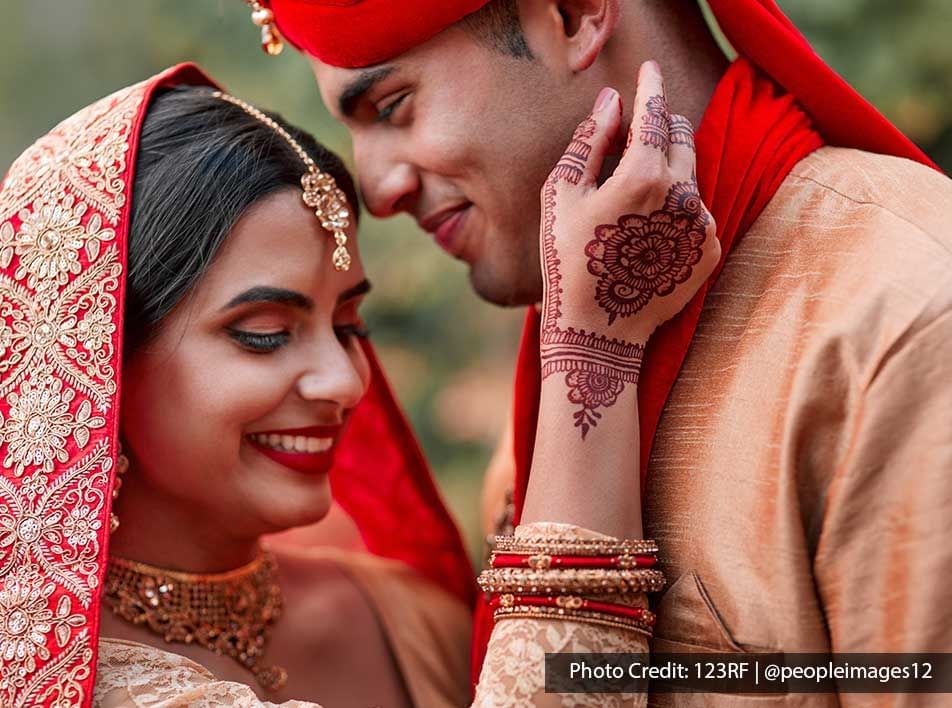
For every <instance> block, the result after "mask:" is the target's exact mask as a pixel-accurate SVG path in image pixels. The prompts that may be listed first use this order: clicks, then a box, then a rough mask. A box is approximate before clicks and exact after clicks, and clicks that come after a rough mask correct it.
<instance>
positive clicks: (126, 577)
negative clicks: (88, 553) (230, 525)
mask: <svg viewBox="0 0 952 708" xmlns="http://www.w3.org/2000/svg"><path fill="white" fill-rule="evenodd" d="M103 600H104V602H105V604H106V605H107V606H108V607H109V608H110V609H111V610H112V611H113V612H114V613H115V614H116V615H117V616H118V617H120V618H121V619H123V620H126V621H127V622H132V623H133V624H136V625H144V626H145V627H146V628H148V629H149V630H150V631H152V632H154V633H155V634H158V635H159V636H161V637H162V638H163V639H165V641H167V642H182V643H184V644H197V645H198V646H201V647H205V648H206V649H209V650H211V651H213V652H215V653H216V654H220V655H222V656H229V657H231V658H232V659H234V660H235V661H237V662H238V663H239V664H241V665H242V666H243V667H245V668H246V669H248V671H250V672H251V673H252V675H253V676H254V677H255V679H256V680H257V681H258V683H259V684H260V685H261V686H262V687H264V688H265V689H267V690H269V691H275V690H278V689H280V688H282V687H283V686H284V685H285V684H286V683H287V679H288V674H287V671H285V670H284V669H283V668H281V667H280V666H265V665H263V664H262V659H263V656H264V653H265V650H266V648H267V645H268V640H269V638H270V636H269V635H270V629H271V625H273V624H274V623H275V622H276V621H277V619H278V618H279V617H280V616H281V612H282V609H283V600H282V597H281V586H280V585H278V580H277V564H276V563H275V560H274V557H273V556H272V555H271V554H270V553H268V552H267V551H262V552H261V553H260V554H259V555H258V557H257V558H255V559H254V560H253V561H252V562H251V563H249V564H247V565H245V566H242V567H241V568H238V569H236V570H232V571H228V572H225V573H212V574H202V575H199V574H195V573H183V572H179V571H173V570H166V569H164V568H156V567H154V566H150V565H146V564H145V563H138V562H136V561H131V560H126V559H123V558H116V557H112V558H110V559H109V565H108V568H107V572H106V581H105V585H104V587H103Z"/></svg>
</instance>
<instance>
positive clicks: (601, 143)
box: [549, 88, 621, 186]
mask: <svg viewBox="0 0 952 708" xmlns="http://www.w3.org/2000/svg"><path fill="white" fill-rule="evenodd" d="M620 127H621V96H619V95H618V92H617V91H615V90H614V89H611V88H604V89H602V90H601V93H599V94H598V98H597V99H596V100H595V107H594V108H593V109H592V113H591V115H589V117H588V118H586V119H585V120H583V121H582V122H581V123H579V125H578V127H577V128H576V129H575V134H574V135H573V136H572V140H571V141H570V142H569V144H568V147H566V148H565V152H564V153H562V157H561V158H559V161H558V163H557V164H556V166H555V169H553V170H552V172H551V173H550V175H549V179H550V181H551V182H552V183H554V184H558V183H560V182H567V183H569V184H573V185H583V186H595V185H596V184H597V180H598V175H599V173H600V172H601V169H602V164H603V163H604V162H605V155H606V154H607V152H608V148H609V146H610V145H611V143H612V140H613V139H614V138H615V135H616V134H617V133H618V129H619V128H620Z"/></svg>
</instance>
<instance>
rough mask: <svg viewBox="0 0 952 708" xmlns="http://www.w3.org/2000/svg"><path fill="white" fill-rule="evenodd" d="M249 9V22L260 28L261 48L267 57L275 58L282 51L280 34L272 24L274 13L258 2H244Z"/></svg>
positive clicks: (253, 0)
mask: <svg viewBox="0 0 952 708" xmlns="http://www.w3.org/2000/svg"><path fill="white" fill-rule="evenodd" d="M245 2H246V3H247V4H248V7H250V8H251V21H252V22H254V23H255V24H256V25H257V26H258V27H260V28H261V48H262V49H263V50H264V53H265V54H267V55H268V56H272V57H276V56H277V55H278V54H280V53H281V52H282V51H283V50H284V42H283V41H282V40H281V33H280V32H278V28H277V25H275V24H274V13H273V12H271V10H270V9H268V8H267V7H264V6H263V5H262V4H261V3H260V2H258V0H245Z"/></svg>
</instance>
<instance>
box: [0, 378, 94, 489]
mask: <svg viewBox="0 0 952 708" xmlns="http://www.w3.org/2000/svg"><path fill="white" fill-rule="evenodd" d="M75 395H76V392H75V391H73V390H72V389H70V388H64V386H63V382H62V381H61V380H60V379H56V378H52V377H47V378H45V379H41V381H40V383H39V384H35V383H34V382H33V381H32V380H27V381H24V382H23V386H22V387H21V389H20V392H19V393H17V392H14V393H11V394H10V396H9V397H8V402H9V404H10V412H9V414H10V417H9V419H8V420H6V421H4V420H3V416H2V415H0V439H2V440H4V441H6V442H7V444H8V445H7V456H6V458H5V459H4V461H3V466H4V467H11V466H12V467H14V473H15V474H17V475H21V474H23V471H24V469H25V468H26V466H28V465H37V466H39V467H40V469H42V470H43V471H44V472H52V471H53V464H54V463H55V462H67V461H68V460H69V455H67V453H66V442H67V440H68V438H69V437H70V436H72V437H73V439H74V440H75V441H76V443H77V444H78V445H79V446H80V447H83V446H84V445H85V444H86V442H88V441H89V433H90V430H91V429H95V428H101V427H102V426H104V425H105V424H106V420H105V419H104V418H102V417H100V416H93V415H92V406H91V405H90V403H89V401H83V402H82V403H81V404H80V406H79V408H78V409H77V411H76V413H75V414H73V413H72V412H70V402H71V401H72V400H73V398H74V397H75Z"/></svg>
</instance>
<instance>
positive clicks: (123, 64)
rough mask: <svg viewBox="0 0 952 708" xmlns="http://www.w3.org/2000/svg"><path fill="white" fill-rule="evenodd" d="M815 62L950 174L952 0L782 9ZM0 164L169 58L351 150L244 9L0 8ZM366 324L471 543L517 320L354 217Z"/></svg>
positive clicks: (304, 74)
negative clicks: (267, 47) (269, 50)
mask: <svg viewBox="0 0 952 708" xmlns="http://www.w3.org/2000/svg"><path fill="white" fill-rule="evenodd" d="M780 4H781V6H782V7H783V8H784V10H785V11H787V13H788V14H789V15H790V16H791V17H792V18H793V20H794V21H795V22H796V23H797V24H798V25H799V26H800V27H801V29H803V31H804V32H805V33H806V35H807V36H808V38H809V39H810V40H811V41H812V42H813V43H814V46H815V47H816V48H817V50H818V51H819V53H820V55H821V56H823V57H824V58H825V59H827V60H828V61H829V62H830V63H831V64H832V65H833V66H834V67H835V68H836V69H837V70H838V71H840V72H841V73H842V74H843V75H845V76H846V78H847V79H848V80H849V81H850V82H852V83H853V84H854V85H855V86H856V87H857V88H858V89H859V90H860V91H861V92H862V93H863V94H864V95H865V96H867V97H868V98H869V99H871V100H872V101H873V102H874V103H875V104H876V105H877V106H878V107H879V108H880V109H881V110H882V111H883V112H884V113H885V114H886V115H887V116H888V117H889V118H890V119H892V120H893V121H894V122H896V123H897V124H898V125H899V127H900V128H901V129H902V130H904V131H905V132H906V133H907V134H908V135H910V136H911V137H912V138H913V139H914V140H915V141H916V142H917V143H919V144H920V145H921V146H922V147H923V148H925V149H926V151H927V152H929V153H930V154H931V155H932V156H933V158H934V159H935V160H936V161H938V162H939V163H940V164H941V165H942V166H943V167H944V168H945V170H946V171H947V172H948V171H950V170H952V101H950V100H949V99H950V97H952V42H950V41H949V34H950V31H952V2H950V0H903V2H891V1H889V0H781V2H780ZM0 7H2V16H3V18H4V26H5V27H6V30H5V36H4V42H3V44H2V45H0V106H2V110H0V167H2V170H3V171H6V167H7V166H8V165H9V164H10V162H11V161H12V160H13V159H14V158H15V157H16V156H17V155H18V154H19V153H20V152H21V151H22V150H23V149H24V148H25V147H27V146H28V145H29V144H30V143H31V142H32V141H33V140H34V139H35V138H36V137H38V136H40V135H42V134H43V133H45V132H46V131H47V130H49V129H50V128H51V127H52V126H54V125H55V124H56V123H58V122H59V121H60V120H61V119H62V118H65V117H66V116H67V115H69V114H71V113H72V112H74V111H75V110H77V109H78V108H81V107H82V106H85V105H86V104H88V103H90V102H91V101H92V100H94V99H96V98H99V97H100V96H103V95H106V94H108V93H110V92H112V91H113V90H115V89H116V88H118V87H120V86H124V85H127V84H130V83H133V82H135V81H138V80H140V79H142V78H145V77H146V76H149V75H151V74H153V73H155V72H157V71H159V70H160V69H162V68H164V67H166V66H168V65H171V64H174V63H176V62H180V61H186V60H192V61H197V62H198V63H200V64H201V65H202V66H204V67H205V68H206V69H207V70H208V71H209V72H210V73H211V75H212V76H214V77H216V78H217V79H218V80H219V81H220V82H222V83H223V84H224V85H225V86H226V87H227V89H228V90H229V91H231V92H232V93H235V94H237V95H239V96H241V97H243V98H245V99H247V100H250V101H252V102H254V103H256V104H258V105H260V106H264V107H267V108H270V109H273V110H277V111H279V112H280V113H282V114H283V115H284V116H285V117H286V118H288V119H289V120H290V121H292V122H293V123H296V124H298V125H300V126H302V127H304V128H306V129H308V130H310V131H311V132H313V133H314V134H315V135H316V136H317V138H318V140H320V141H322V142H323V143H325V144H326V145H327V146H328V147H330V148H331V149H333V150H335V151H337V152H340V153H342V154H343V155H345V156H349V154H350V150H349V142H348V138H347V134H346V132H345V131H344V130H343V129H342V128H341V127H340V126H338V125H337V124H335V123H334V122H333V121H332V120H331V119H330V117H329V116H328V114H327V112H326V111H325V110H324V108H323V106H322V105H321V102H320V98H319V96H318V92H317V89H316V86H315V84H314V80H313V78H312V76H311V73H310V71H309V69H308V67H307V65H306V63H305V61H304V60H303V59H302V58H301V57H300V56H298V55H297V54H296V53H295V52H294V51H291V50H290V49H289V50H287V51H285V52H284V53H283V54H282V55H281V56H279V57H277V58H268V57H266V56H265V55H264V54H263V53H262V52H261V50H260V49H259V47H258V43H257V28H255V27H254V26H253V25H252V24H251V22H250V19H249V11H248V9H247V7H246V6H245V5H244V3H243V2H241V0H131V1H130V0H126V1H120V2H117V1H116V0H26V1H22V0H21V1H20V2H13V0H3V2H2V3H0ZM361 239H362V251H363V253H364V256H365V259H366V261H367V268H368V271H369V274H370V277H371V279H372V280H373V281H374V285H375V291H374V295H373V296H372V297H371V298H370V301H369V302H368V304H367V307H366V316H367V320H368V322H369V324H370V328H371V330H372V331H373V333H374V339H375V341H376V343H377V346H378V347H379V349H380V353H381V357H382V359H383V360H384V363H385V365H386V366H387V368H388V371H389V373H390V378H391V380H392V381H393V383H394V385H395V388H396V389H397V392H398V395H399V396H400V398H401V400H402V401H403V403H404V405H405V406H406V408H407V411H408V413H409V416H410V418H411V420H412V422H413V424H414V426H415V427H416V430H417V432H418V434H419V436H420V439H421V442H422V444H423V447H424V449H425V450H426V453H427V455H428V456H429V459H430V461H431V463H432V465H433V469H434V470H435V472H436V474H437V476H438V478H439V480H440V483H441V485H442V488H443V490H444V492H445V494H446V496H447V498H448V499H449V501H450V503H451V505H452V507H453V509H454V512H455V513H456V514H457V517H458V518H459V520H460V522H461V523H462V524H463V526H464V528H465V530H466V533H467V536H468V539H469V541H470V544H471V547H472V548H473V550H474V551H475V550H476V549H478V547H479V532H478V528H477V508H478V497H479V487H480V477H481V474H482V471H483V469H484V467H485V465H486V463H487V462H488V459H489V456H490V454H491V450H492V447H493V445H494V443H495V441H496V439H497V438H498V436H499V434H500V433H501V431H502V428H503V425H504V423H505V419H506V414H507V411H508V408H509V389H510V384H511V378H512V371H513V359H514V353H515V350H516V345H517V340H518V332H519V325H520V322H521V319H522V313H521V312H517V311H506V310H502V309H499V308H494V307H490V306H488V305H485V304H483V303H481V302H480V301H479V300H478V299H477V298H476V297H475V295H473V294H472V292H471V291H470V288H469V286H468V282H467V279H466V271H465V268H464V267H463V266H462V265H460V264H458V263H456V262H454V261H452V260H451V259H449V258H447V257H446V256H445V255H444V254H443V253H442V252H441V251H439V250H438V249H437V248H435V247H434V246H433V245H432V244H431V243H430V241H429V238H427V237H426V236H425V235H424V234H422V233H421V232H420V231H419V230H418V229H417V228H416V227H415V225H414V224H413V223H412V221H410V220H408V219H405V218H400V219H394V220H390V221H388V222H379V221H375V220H373V219H370V218H365V220H364V221H363V224H362V228H361Z"/></svg>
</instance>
